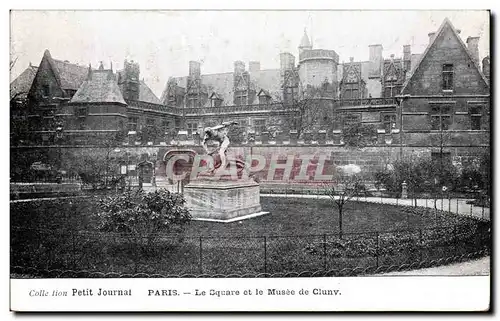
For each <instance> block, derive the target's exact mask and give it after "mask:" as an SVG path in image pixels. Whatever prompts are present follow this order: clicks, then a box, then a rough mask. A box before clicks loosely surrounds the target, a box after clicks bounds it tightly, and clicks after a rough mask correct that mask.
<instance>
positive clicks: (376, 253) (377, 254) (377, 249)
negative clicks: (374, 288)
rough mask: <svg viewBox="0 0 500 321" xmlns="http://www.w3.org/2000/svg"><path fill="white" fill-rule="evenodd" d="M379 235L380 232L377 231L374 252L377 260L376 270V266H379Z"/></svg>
mask: <svg viewBox="0 0 500 321" xmlns="http://www.w3.org/2000/svg"><path fill="white" fill-rule="evenodd" d="M379 234H380V232H379V231H377V248H376V250H375V251H376V252H375V257H376V258H377V269H378V266H379V255H380V254H379V252H380V248H379V247H380V244H379V236H380V235H379Z"/></svg>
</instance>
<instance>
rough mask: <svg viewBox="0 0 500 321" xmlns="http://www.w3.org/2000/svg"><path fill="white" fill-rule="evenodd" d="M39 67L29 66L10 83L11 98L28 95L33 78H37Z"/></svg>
mask: <svg viewBox="0 0 500 321" xmlns="http://www.w3.org/2000/svg"><path fill="white" fill-rule="evenodd" d="M37 69H38V67H35V66H31V65H30V66H29V67H28V68H26V69H25V70H24V71H23V72H22V73H21V74H20V75H19V76H17V78H16V79H14V80H13V81H12V82H11V83H10V99H12V98H14V97H16V96H17V97H19V96H22V97H26V96H27V94H28V92H29V90H30V88H31V84H32V83H33V80H34V79H35V75H36V71H37Z"/></svg>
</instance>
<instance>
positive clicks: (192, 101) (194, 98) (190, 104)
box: [187, 96, 198, 107]
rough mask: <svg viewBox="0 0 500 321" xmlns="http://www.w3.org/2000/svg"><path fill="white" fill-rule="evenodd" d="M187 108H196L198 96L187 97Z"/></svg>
mask: <svg viewBox="0 0 500 321" xmlns="http://www.w3.org/2000/svg"><path fill="white" fill-rule="evenodd" d="M187 107H198V96H188V98H187Z"/></svg>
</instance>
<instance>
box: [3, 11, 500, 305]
mask: <svg viewBox="0 0 500 321" xmlns="http://www.w3.org/2000/svg"><path fill="white" fill-rule="evenodd" d="M490 19H491V12H490V11H489V10H390V11H384V10H80V11H78V10H11V11H10V42H9V52H10V65H9V68H10V89H9V93H10V97H9V98H10V137H9V138H10V141H9V143H10V167H9V168H10V172H9V177H10V200H9V201H10V214H9V217H10V222H9V226H10V238H9V239H10V247H9V249H10V253H9V254H10V258H9V260H10V281H11V289H10V291H11V310H13V311H84V310H85V311H86V310H89V311H93V310H98V311H107V310H111V311H120V310H122V311H129V310H133V311H140V310H144V309H146V310H155V311H178V310H181V311H182V310H191V311H197V310H200V311H208V310H212V309H215V310H218V311H222V310H225V309H227V310H240V311H248V310H256V311H270V310H274V308H273V307H275V309H276V310H281V311H284V310H315V311H362V310H365V311H366V310H368V311H370V310H371V311H374V310H378V309H379V308H378V306H375V305H373V303H366V305H365V301H364V299H361V298H360V299H359V306H356V305H355V304H353V303H350V301H348V300H355V297H356V296H358V295H361V294H358V292H362V291H368V292H369V291H372V292H371V293H372V295H373V293H376V292H375V287H377V288H378V290H377V291H383V290H380V288H384V284H387V287H388V288H391V289H393V290H391V292H393V293H392V295H393V296H395V297H397V296H398V295H401V293H399V294H398V291H400V290H399V287H400V285H398V283H397V282H403V281H405V282H406V281H407V282H412V284H416V288H414V289H410V288H408V289H407V290H408V291H416V292H418V293H420V296H421V298H420V300H424V301H425V300H427V301H429V302H431V301H432V302H434V303H433V304H431V303H428V304H427V303H425V302H427V301H425V302H424V303H422V305H415V306H413V305H412V302H409V301H408V302H406V301H401V302H399V301H397V300H396V301H397V302H399V303H401V304H399V305H397V304H398V303H397V302H394V304H395V305H394V306H393V307H392V306H391V305H388V304H389V303H383V304H382V305H381V306H380V307H381V309H384V310H395V311H408V310H412V309H419V310H427V311H439V310H441V309H444V310H448V311H450V310H460V309H465V310H469V311H487V310H488V309H489V308H490V301H489V300H490V288H489V284H490V273H491V271H490V267H491V262H490V261H491V255H492V253H491V248H492V225H491V220H490V218H491V212H490V210H491V203H492V188H493V184H492V182H493V177H492V165H491V161H492V148H491V141H492V137H491V132H490V128H492V122H493V118H492V115H491V109H492V105H491V104H492V102H491V88H490V79H491V71H490V66H491V58H492V56H490V28H491V26H490ZM28 26H29V27H28ZM365 281H366V282H367V283H365V284H371V283H370V282H378V283H377V285H373V286H370V288H371V289H372V290H361V289H356V290H355V291H354V290H353V289H354V285H350V282H353V283H354V284H358V283H359V282H365ZM424 281H425V282H427V283H426V284H429V285H431V286H432V285H433V284H434V285H435V286H436V291H437V292H435V293H434V294H426V293H427V292H425V290H424V289H423V287H424V286H423V285H422V289H419V288H418V284H419V283H420V284H423V283H422V282H424ZM110 282H112V283H110ZM241 282H244V283H241ZM439 282H447V283H446V285H442V286H441V285H440V284H441V283H439ZM458 282H469V283H470V284H475V285H478V289H479V290H477V292H474V287H473V285H471V287H469V288H467V287H466V286H464V285H460V286H459V283H458ZM42 284H43V285H42ZM205 284H206V285H205ZM242 284H244V285H242ZM448 284H450V285H449V287H448ZM460 284H461V283H460ZM479 284H481V285H483V284H486V285H487V287H480V286H479ZM366 286H367V287H368V285H366ZM247 287H248V289H247ZM454 287H457V288H460V290H451V289H454ZM437 288H439V290H438V289H437ZM439 291H448V292H443V293H449V292H453V293H455V294H456V296H457V297H460V296H461V295H460V293H462V292H460V291H469V292H468V295H469V296H471V297H472V298H473V299H471V300H470V301H468V302H469V303H471V307H470V308H469V306H468V305H462V306H460V304H459V303H457V302H460V301H456V302H454V304H450V305H449V304H448V303H442V305H440V304H441V303H439V302H441V301H439V300H441V299H442V300H445V299H446V297H447V296H448V294H446V295H445V294H439V293H440V292H439ZM457 291H458V292H457ZM464 293H465V292H464ZM374 295H375V296H377V295H376V294H374ZM427 295H429V296H428V297H426V296H427ZM249 297H252V298H253V297H255V300H261V301H262V302H261V301H258V302H261V303H262V306H259V305H258V304H260V303H258V304H257V305H255V306H253V305H252V306H250V302H248V299H249ZM191 298H192V299H193V300H194V301H191V304H192V306H191V307H192V308H191V307H190V308H189V309H188V308H186V305H182V304H180V303H179V304H180V305H177V303H172V302H177V301H175V300H179V301H178V302H182V301H181V300H184V301H188V300H191ZM155 300H156V301H155ZM169 300H170V301H169ZM197 300H198V301H197ZM202 300H205V301H204V303H203V304H202V303H201V302H202ZM210 300H215V301H210ZM225 300H226V301H225ZM245 300H247V303H246V305H244V304H245V303H244V301H245ZM273 300H276V301H275V303H274V304H276V305H275V306H273V305H272V302H273ZM280 300H281V301H280ZM286 300H288V301H286ZM314 300H324V301H318V302H325V304H322V305H321V304H319V303H318V302H316V304H317V305H314ZM380 300H383V298H380ZM436 300H437V301H436ZM463 300H465V298H464V299H463ZM160 301H162V302H163V304H164V306H159V305H156V304H157V302H160ZM266 301H267V302H266ZM335 301H338V302H339V303H338V305H335V304H333V303H331V302H335ZM84 302H87V303H88V305H87V303H84ZM193 302H194V303H193ZM198 302H200V303H199V305H198ZM210 302H216V303H214V304H213V305H211V304H212V303H210ZM224 302H226V303H224ZM229 302H232V303H229ZM234 302H240V303H238V304H236V303H234ZM287 302H288V305H287ZM326 302H330V303H329V304H330V305H326ZM204 304H205V305H204ZM225 304H227V308H223V307H222V306H223V305H225ZM240 304H241V305H240ZM426 304H427V305H426ZM476 306H477V308H474V307H476Z"/></svg>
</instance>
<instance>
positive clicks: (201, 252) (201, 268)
mask: <svg viewBox="0 0 500 321" xmlns="http://www.w3.org/2000/svg"><path fill="white" fill-rule="evenodd" d="M199 264H200V274H203V239H202V237H201V236H200V263H199Z"/></svg>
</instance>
